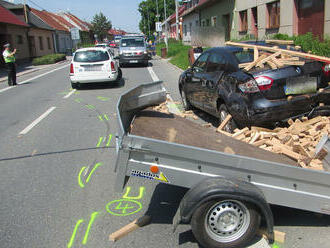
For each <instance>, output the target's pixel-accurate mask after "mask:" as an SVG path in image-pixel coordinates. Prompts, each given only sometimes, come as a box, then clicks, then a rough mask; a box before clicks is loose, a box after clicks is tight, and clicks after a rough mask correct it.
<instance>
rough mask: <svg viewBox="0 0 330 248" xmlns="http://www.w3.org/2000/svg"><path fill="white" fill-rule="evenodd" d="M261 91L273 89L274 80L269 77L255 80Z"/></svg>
mask: <svg viewBox="0 0 330 248" xmlns="http://www.w3.org/2000/svg"><path fill="white" fill-rule="evenodd" d="M255 80H256V82H257V84H258V87H259V89H260V90H268V89H270V88H271V87H272V85H273V82H274V80H273V79H272V78H270V77H267V76H260V77H256V78H255Z"/></svg>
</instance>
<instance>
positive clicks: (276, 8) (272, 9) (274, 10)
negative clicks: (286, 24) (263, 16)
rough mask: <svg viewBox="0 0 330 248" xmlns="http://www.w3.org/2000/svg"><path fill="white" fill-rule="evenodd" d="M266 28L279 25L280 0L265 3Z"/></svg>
mask: <svg viewBox="0 0 330 248" xmlns="http://www.w3.org/2000/svg"><path fill="white" fill-rule="evenodd" d="M267 11H268V28H279V27H280V1H276V2H272V3H268V4H267Z"/></svg>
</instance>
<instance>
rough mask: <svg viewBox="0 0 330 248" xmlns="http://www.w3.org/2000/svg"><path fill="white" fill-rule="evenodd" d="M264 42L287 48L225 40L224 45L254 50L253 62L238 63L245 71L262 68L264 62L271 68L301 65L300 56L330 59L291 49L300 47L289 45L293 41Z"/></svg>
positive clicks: (329, 60)
mask: <svg viewBox="0 0 330 248" xmlns="http://www.w3.org/2000/svg"><path fill="white" fill-rule="evenodd" d="M266 43H277V44H282V45H284V44H286V45H287V49H280V48H279V47H278V46H273V47H269V46H260V45H251V44H247V43H238V42H231V41H229V42H226V45H229V46H238V47H242V48H243V49H244V50H248V49H253V50H254V60H253V62H249V63H243V64H239V67H240V68H243V69H244V70H245V71H249V70H251V69H252V68H254V67H256V68H257V67H259V68H264V66H265V64H267V65H269V66H270V67H271V68H272V69H278V68H281V67H283V66H288V65H296V66H303V65H304V64H305V61H303V60H300V58H304V59H313V60H317V61H322V62H330V59H329V58H327V57H323V56H317V55H312V54H309V53H303V52H297V51H294V50H292V48H294V49H296V50H299V49H300V47H299V46H295V47H291V45H292V44H293V41H281V40H277V41H276V40H266Z"/></svg>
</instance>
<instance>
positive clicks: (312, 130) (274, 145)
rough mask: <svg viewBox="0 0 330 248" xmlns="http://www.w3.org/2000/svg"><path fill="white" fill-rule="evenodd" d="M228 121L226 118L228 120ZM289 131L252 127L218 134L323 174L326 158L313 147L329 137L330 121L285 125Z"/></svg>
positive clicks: (304, 119)
mask: <svg viewBox="0 0 330 248" xmlns="http://www.w3.org/2000/svg"><path fill="white" fill-rule="evenodd" d="M228 119H229V118H228ZM288 124H289V127H288V128H275V129H274V130H270V129H266V128H261V127H251V128H247V127H246V128H243V129H235V130H234V133H233V134H230V133H227V132H224V131H222V128H221V127H222V126H224V125H220V127H219V128H218V129H217V131H218V132H221V133H223V134H226V135H228V136H231V137H233V138H235V139H238V140H241V141H244V142H247V143H249V144H252V145H254V146H257V147H259V148H262V149H265V150H267V151H271V152H275V153H279V154H284V155H286V156H288V157H290V158H291V159H293V160H295V161H297V163H298V164H299V165H300V166H301V167H303V168H311V169H315V170H323V164H322V159H323V158H324V157H325V156H326V155H327V152H326V151H325V150H324V149H323V150H321V151H320V152H319V153H317V154H316V153H315V147H316V145H317V144H318V143H319V141H320V139H321V138H322V137H323V136H324V135H329V133H330V117H324V116H323V117H321V116H318V117H315V118H313V119H310V120H308V119H307V117H303V118H302V120H299V119H296V120H295V121H293V120H291V119H290V120H289V121H288Z"/></svg>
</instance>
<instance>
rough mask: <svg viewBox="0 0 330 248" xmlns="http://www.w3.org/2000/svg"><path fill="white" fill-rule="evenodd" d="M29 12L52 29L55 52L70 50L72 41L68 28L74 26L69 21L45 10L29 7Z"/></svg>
mask: <svg viewBox="0 0 330 248" xmlns="http://www.w3.org/2000/svg"><path fill="white" fill-rule="evenodd" d="M31 12H32V13H33V14H35V15H36V16H38V17H39V18H40V19H41V20H43V21H44V22H45V23H47V24H48V25H49V26H50V27H52V28H53V29H54V45H55V47H54V48H55V52H56V53H66V52H67V51H68V50H70V51H71V50H72V47H73V43H72V38H71V33H70V30H71V29H72V28H73V27H74V26H73V25H72V24H71V23H70V22H68V21H66V20H65V19H64V18H63V17H61V16H59V15H56V14H54V13H51V12H48V11H46V10H37V9H34V8H31Z"/></svg>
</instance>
